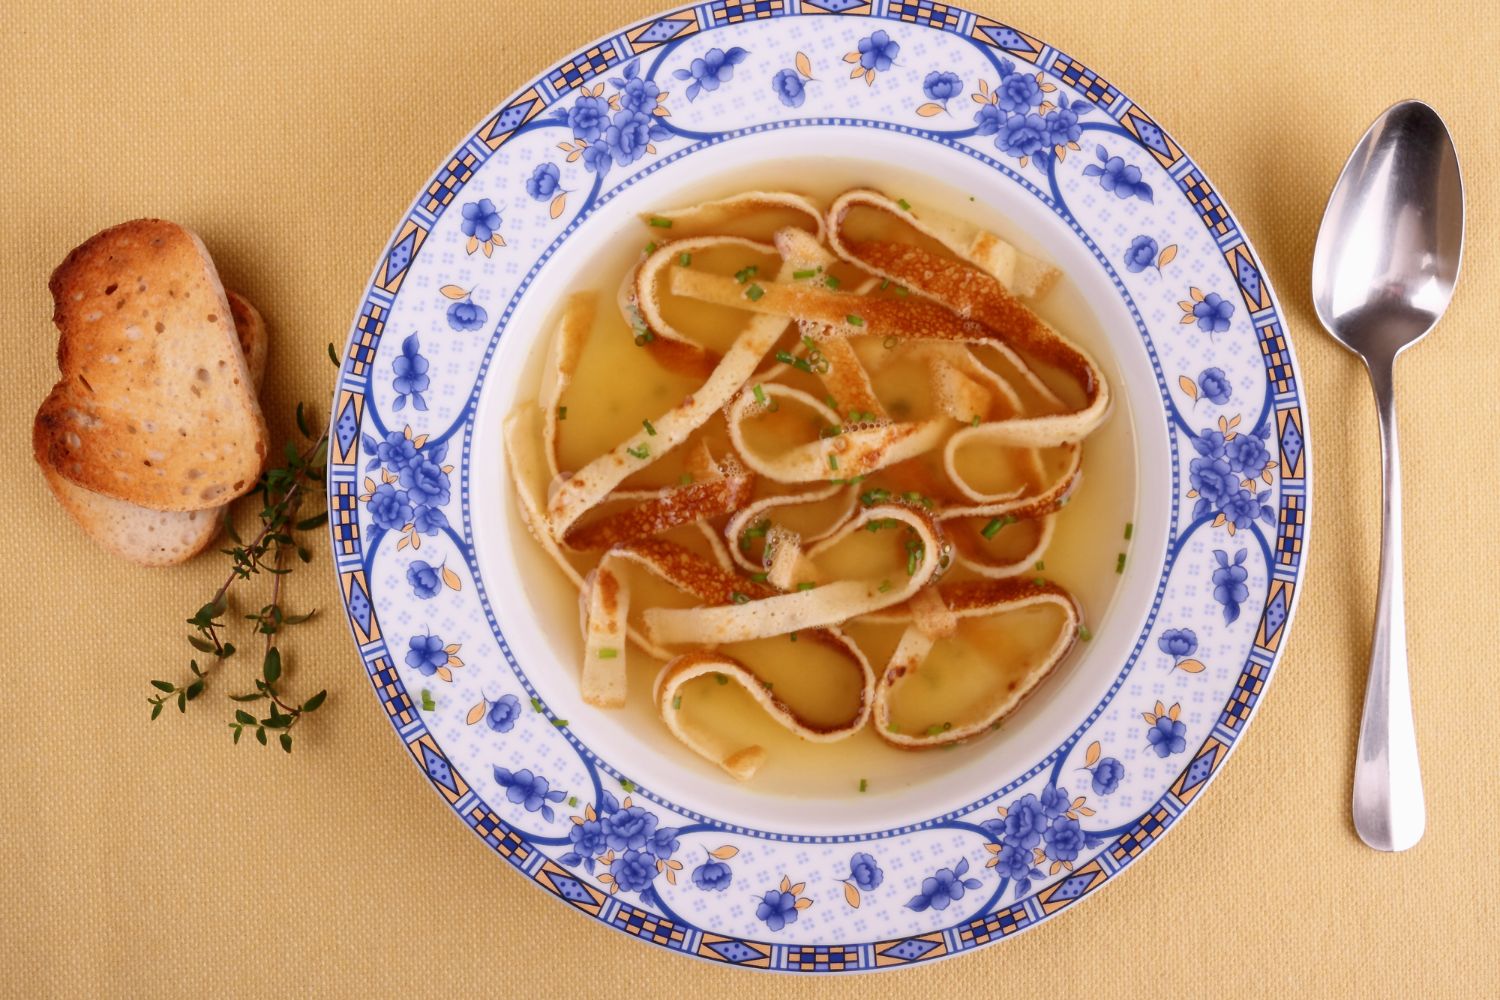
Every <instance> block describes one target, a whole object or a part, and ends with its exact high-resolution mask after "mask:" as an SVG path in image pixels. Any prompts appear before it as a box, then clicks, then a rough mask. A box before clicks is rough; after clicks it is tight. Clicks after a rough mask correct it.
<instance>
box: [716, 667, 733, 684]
mask: <svg viewBox="0 0 1500 1000" xmlns="http://www.w3.org/2000/svg"><path fill="white" fill-rule="evenodd" d="M714 680H716V681H718V682H719V683H720V684H728V683H729V678H728V677H725V676H724V675H723V674H721V673H719V672H718V671H717V670H715V671H714Z"/></svg>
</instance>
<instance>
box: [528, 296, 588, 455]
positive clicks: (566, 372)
mask: <svg viewBox="0 0 1500 1000" xmlns="http://www.w3.org/2000/svg"><path fill="white" fill-rule="evenodd" d="M597 306H598V299H597V297H596V296H594V295H593V294H591V293H588V292H575V293H574V294H572V295H570V296H568V299H567V301H566V302H565V303H564V304H563V311H562V318H561V319H560V320H559V321H558V324H557V333H556V334H555V335H554V336H553V338H552V352H551V358H550V362H549V364H548V366H547V367H548V374H547V375H546V376H544V386H543V391H542V399H541V405H542V408H543V409H544V410H551V411H552V412H553V414H556V413H557V407H558V402H559V401H560V400H561V399H562V395H563V392H565V391H566V390H567V388H568V386H569V385H570V384H571V383H572V381H573V374H574V372H576V371H577V370H578V359H579V358H580V357H582V355H583V347H584V344H585V343H587V341H588V337H589V333H590V331H592V330H593V329H594V316H595V312H596V310H597ZM557 434H558V422H557V420H556V419H552V420H547V421H545V422H544V423H543V424H542V437H543V440H542V447H543V450H544V452H545V454H546V456H547V468H548V470H549V471H550V472H551V473H552V476H553V477H554V478H555V477H556V476H557V475H558V471H559V470H558V460H557Z"/></svg>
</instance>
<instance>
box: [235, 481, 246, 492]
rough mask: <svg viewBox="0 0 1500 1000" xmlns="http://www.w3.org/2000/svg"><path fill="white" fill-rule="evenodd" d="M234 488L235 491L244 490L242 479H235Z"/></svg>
mask: <svg viewBox="0 0 1500 1000" xmlns="http://www.w3.org/2000/svg"><path fill="white" fill-rule="evenodd" d="M234 488H235V489H237V490H242V489H244V488H245V481H244V480H243V479H236V480H235V481H234Z"/></svg>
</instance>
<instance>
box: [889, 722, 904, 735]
mask: <svg viewBox="0 0 1500 1000" xmlns="http://www.w3.org/2000/svg"><path fill="white" fill-rule="evenodd" d="M885 731H886V732H888V733H899V732H901V727H900V726H898V725H896V723H894V722H887V723H886V724H885Z"/></svg>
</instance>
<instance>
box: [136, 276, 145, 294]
mask: <svg viewBox="0 0 1500 1000" xmlns="http://www.w3.org/2000/svg"><path fill="white" fill-rule="evenodd" d="M135 290H136V291H138V292H144V291H145V290H146V279H145V278H140V279H137V281H136V283H135Z"/></svg>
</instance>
